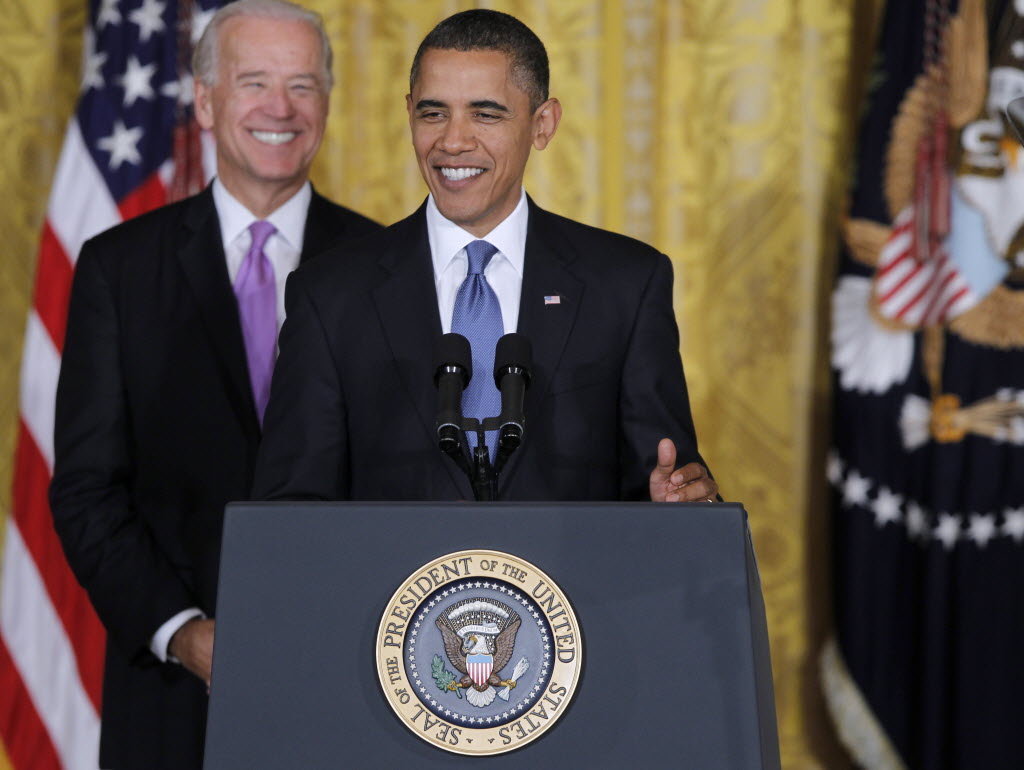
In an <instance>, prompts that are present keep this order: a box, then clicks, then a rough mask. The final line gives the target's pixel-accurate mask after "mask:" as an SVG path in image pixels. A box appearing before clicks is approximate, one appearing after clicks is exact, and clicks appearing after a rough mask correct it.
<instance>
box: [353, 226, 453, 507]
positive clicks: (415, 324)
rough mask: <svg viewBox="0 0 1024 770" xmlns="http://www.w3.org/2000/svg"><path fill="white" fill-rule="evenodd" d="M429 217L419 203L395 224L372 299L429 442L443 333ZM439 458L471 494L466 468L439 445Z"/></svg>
mask: <svg viewBox="0 0 1024 770" xmlns="http://www.w3.org/2000/svg"><path fill="white" fill-rule="evenodd" d="M426 221H427V220H426V208H425V206H421V207H420V208H419V210H418V211H416V213H414V214H413V215H412V216H410V217H409V218H407V219H406V220H404V221H403V222H400V223H398V224H396V225H395V226H394V227H393V228H392V229H393V231H394V237H393V238H391V245H390V247H389V248H388V249H387V250H386V251H385V252H384V253H383V254H382V255H381V257H380V260H379V262H378V264H379V265H380V267H381V269H382V271H383V274H384V278H383V280H382V281H381V282H380V283H379V284H378V285H377V287H376V288H375V289H374V290H373V302H374V305H375V307H376V309H377V317H378V319H379V320H380V325H381V328H383V330H384V336H385V338H386V339H387V343H388V346H389V348H390V350H391V354H392V356H393V358H394V361H395V366H396V367H397V368H398V372H399V376H400V378H401V380H402V384H403V386H404V388H405V391H406V394H407V396H408V397H409V399H410V400H411V401H412V403H413V405H414V407H415V409H416V416H417V418H418V419H419V423H420V428H421V429H422V430H424V431H425V432H426V434H427V437H428V440H429V441H430V443H431V444H436V443H437V440H436V431H435V427H434V422H435V419H436V412H437V393H436V391H435V390H434V388H433V387H432V385H431V377H432V376H433V371H432V366H433V360H432V359H433V349H434V343H435V341H436V340H437V338H438V337H440V336H441V318H440V315H439V313H438V309H437V292H436V291H435V289H434V269H433V262H432V261H431V257H430V242H429V239H428V238H427V224H426ZM412 427H413V426H410V429H412ZM438 460H439V462H443V464H444V467H445V468H446V469H447V470H448V473H449V475H450V476H451V478H452V481H453V483H454V484H455V486H457V487H458V489H459V491H460V494H462V495H463V496H464V497H472V492H471V490H470V487H469V483H468V482H467V481H466V479H465V477H464V476H463V475H462V472H461V471H459V470H458V469H457V468H456V467H455V466H454V464H453V463H451V462H449V461H447V460H443V458H442V457H441V451H440V450H438Z"/></svg>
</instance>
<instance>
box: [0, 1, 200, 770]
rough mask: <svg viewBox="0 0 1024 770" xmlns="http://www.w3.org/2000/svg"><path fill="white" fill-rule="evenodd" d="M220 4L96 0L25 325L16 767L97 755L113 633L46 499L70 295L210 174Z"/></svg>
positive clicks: (12, 707) (13, 692)
mask: <svg viewBox="0 0 1024 770" xmlns="http://www.w3.org/2000/svg"><path fill="white" fill-rule="evenodd" d="M217 4H218V3H217V2H216V0H202V2H199V3H197V2H193V0H180V1H179V2H174V0H166V2H162V1H161V0H90V3H89V23H88V25H87V29H86V30H85V50H84V56H83V63H82V82H81V90H80V93H79V102H78V106H77V109H76V111H75V115H74V116H73V117H72V119H71V121H70V124H69V125H68V130H67V135H66V137H65V139H64V146H63V149H62V150H61V155H60V160H59V161H58V164H57V170H56V174H55V177H54V180H53V187H52V190H51V193H50V199H49V203H48V206H47V211H46V221H45V223H44V224H43V232H42V237H41V243H40V247H39V262H38V269H37V272H36V285H35V294H34V298H33V307H32V309H31V310H30V311H29V316H28V322H27V324H26V331H25V343H24V354H23V359H22V367H21V386H20V400H21V407H20V408H21V411H20V418H21V419H20V421H19V426H18V437H17V450H16V455H15V463H14V489H13V495H12V515H11V518H10V520H9V521H8V522H7V530H6V538H5V542H4V554H3V560H2V562H0V564H2V568H3V570H2V573H0V740H2V742H3V747H2V748H3V750H5V751H6V753H7V756H8V757H9V758H10V761H11V763H12V764H13V767H14V768H15V770H28V769H31V770H46V769H47V768H59V767H65V768H95V767H96V764H97V761H98V754H99V750H98V747H99V710H100V696H101V682H102V677H103V648H104V638H105V637H104V632H103V627H102V626H101V625H100V623H99V620H98V619H97V617H96V615H95V613H94V612H93V609H92V606H91V605H90V604H89V600H88V598H87V596H86V594H85V592H84V591H83V590H82V589H81V587H80V586H79V585H78V583H77V582H76V581H75V578H74V576H73V575H72V574H71V570H70V569H69V567H68V565H67V563H66V562H65V560H64V554H63V552H62V551H61V546H60V543H59V542H58V540H57V535H56V533H55V532H54V529H53V524H52V521H51V515H50V509H49V505H48V503H47V487H48V485H49V482H50V475H51V472H52V469H53V421H54V397H55V393H56V389H57V376H58V372H59V369H60V358H61V350H62V348H63V343H64V327H65V322H66V319H67V303H68V296H69V293H70V289H71V279H72V275H73V273H74V266H75V259H76V258H77V256H78V252H79V249H80V247H81V245H82V243H83V242H84V241H85V240H87V239H88V238H90V237H92V236H93V235H95V234H97V233H99V232H101V231H103V230H106V229H107V228H109V227H112V226H113V225H116V224H117V223H118V222H120V221H122V220H123V219H125V218H128V217H132V216H135V215H137V214H141V213H143V212H144V211H147V210H149V209H151V208H154V207H156V206H159V205H162V204H164V203H167V202H169V201H171V200H174V199H177V198H180V197H184V196H185V195H187V194H190V193H192V192H195V191H196V190H197V189H198V188H199V186H200V185H201V184H202V182H203V162H202V160H203V155H204V154H207V155H208V154H209V148H204V147H203V145H202V143H201V142H200V137H199V134H198V129H197V128H196V126H195V121H194V120H192V114H191V100H192V79H191V76H190V74H189V59H190V57H191V49H192V45H193V44H194V43H195V41H196V40H198V37H199V34H200V33H201V31H202V29H203V28H204V27H205V25H206V23H208V22H209V19H210V17H211V16H212V15H213V13H214V11H215V10H216V5H217ZM204 150H205V152H204ZM207 167H208V168H212V167H213V166H212V164H208V165H207ZM0 753H2V752H0Z"/></svg>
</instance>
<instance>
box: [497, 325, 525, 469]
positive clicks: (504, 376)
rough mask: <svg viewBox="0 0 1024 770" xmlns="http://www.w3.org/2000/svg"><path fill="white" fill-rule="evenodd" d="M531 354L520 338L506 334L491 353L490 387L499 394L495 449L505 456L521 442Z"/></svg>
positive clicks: (518, 335)
mask: <svg viewBox="0 0 1024 770" xmlns="http://www.w3.org/2000/svg"><path fill="white" fill-rule="evenodd" d="M532 359H533V350H532V348H531V346H530V341H529V340H528V339H527V338H526V337H524V336H523V335H522V334H516V333H515V332H513V333H512V334H506V335H505V336H504V337H502V338H501V339H499V340H498V345H497V347H496V348H495V350H494V384H495V385H496V386H497V387H498V390H500V391H501V415H500V417H499V418H498V419H499V421H500V423H501V424H500V427H499V428H498V448H499V451H501V452H502V453H503V454H505V455H506V456H507V455H508V454H510V453H511V452H512V451H513V450H514V449H516V448H517V447H518V446H519V444H520V443H522V440H523V431H524V429H525V426H526V417H525V416H524V414H523V399H524V397H525V395H526V389H527V388H528V387H529V386H530V366H531V365H532Z"/></svg>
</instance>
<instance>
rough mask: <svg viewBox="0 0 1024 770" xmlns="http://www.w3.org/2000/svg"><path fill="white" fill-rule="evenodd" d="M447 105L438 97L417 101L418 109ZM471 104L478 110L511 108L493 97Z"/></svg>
mask: <svg viewBox="0 0 1024 770" xmlns="http://www.w3.org/2000/svg"><path fill="white" fill-rule="evenodd" d="M447 106H448V105H447V104H446V103H445V102H442V101H440V100H438V99H420V100H419V101H418V102H416V109H417V110H424V109H439V108H444V107H447ZM469 106H470V107H472V108H473V109H477V110H496V111H498V112H510V110H509V108H508V107H506V106H505V105H504V104H501V103H499V102H496V101H493V100H491V99H480V100H478V101H475V102H470V103H469Z"/></svg>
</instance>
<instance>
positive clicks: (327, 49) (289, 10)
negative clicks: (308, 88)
mask: <svg viewBox="0 0 1024 770" xmlns="http://www.w3.org/2000/svg"><path fill="white" fill-rule="evenodd" d="M236 16H245V17H256V18H260V19H281V20H284V21H301V22H305V23H306V24H309V25H310V26H311V27H312V28H313V29H314V30H316V32H317V34H318V35H319V36H320V60H321V62H322V63H323V65H324V72H323V76H324V85H325V87H326V88H327V90H330V88H331V86H333V85H334V73H333V72H332V71H331V64H332V62H333V61H334V53H333V51H332V50H331V41H330V40H328V39H327V32H326V31H325V30H324V20H323V18H322V17H321V16H320V14H319V13H317V12H316V11H311V10H309V9H308V8H303V7H302V6H301V5H296V4H295V3H290V2H288V0H236V1H235V2H233V3H228V4H227V5H225V6H223V7H222V8H221V9H220V10H218V11H217V13H215V14H214V15H213V18H212V19H211V20H210V23H209V24H208V25H207V27H206V29H205V30H203V36H202V37H200V38H199V42H198V43H197V44H196V48H195V51H193V53H192V76H193V77H194V78H195V79H196V80H197V81H199V82H201V83H203V84H204V85H207V86H212V85H213V84H214V83H215V82H216V80H217V51H218V49H219V48H220V28H221V26H222V25H223V24H224V22H226V21H227V20H228V19H232V18H235V17H236Z"/></svg>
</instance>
